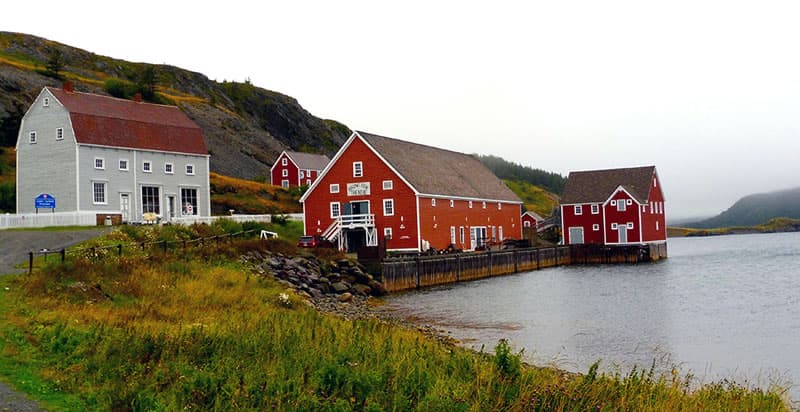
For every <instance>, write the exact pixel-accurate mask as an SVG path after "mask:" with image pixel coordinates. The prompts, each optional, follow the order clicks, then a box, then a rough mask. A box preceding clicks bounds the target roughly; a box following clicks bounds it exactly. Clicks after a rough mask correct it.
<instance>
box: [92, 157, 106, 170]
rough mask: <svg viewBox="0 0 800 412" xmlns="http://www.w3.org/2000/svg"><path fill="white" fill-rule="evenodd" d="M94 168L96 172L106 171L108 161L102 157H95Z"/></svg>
mask: <svg viewBox="0 0 800 412" xmlns="http://www.w3.org/2000/svg"><path fill="white" fill-rule="evenodd" d="M94 168H95V169H96V170H106V159H105V158H102V157H95V158H94Z"/></svg>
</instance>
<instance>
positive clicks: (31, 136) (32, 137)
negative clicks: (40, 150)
mask: <svg viewBox="0 0 800 412" xmlns="http://www.w3.org/2000/svg"><path fill="white" fill-rule="evenodd" d="M28 142H29V143H31V144H33V143H36V132H30V133H29V134H28Z"/></svg>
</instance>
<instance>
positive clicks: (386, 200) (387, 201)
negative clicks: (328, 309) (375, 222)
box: [381, 199, 394, 216]
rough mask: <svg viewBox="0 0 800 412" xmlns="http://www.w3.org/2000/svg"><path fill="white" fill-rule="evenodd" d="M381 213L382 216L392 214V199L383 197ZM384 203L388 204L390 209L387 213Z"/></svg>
mask: <svg viewBox="0 0 800 412" xmlns="http://www.w3.org/2000/svg"><path fill="white" fill-rule="evenodd" d="M381 203H382V204H383V215H384V216H394V199H383V202H381ZM386 205H389V208H390V209H391V210H390V211H389V212H388V213H387V212H386Z"/></svg>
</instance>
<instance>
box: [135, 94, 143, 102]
mask: <svg viewBox="0 0 800 412" xmlns="http://www.w3.org/2000/svg"><path fill="white" fill-rule="evenodd" d="M133 101H134V102H136V103H141V102H142V94H141V93H136V94H134V95H133Z"/></svg>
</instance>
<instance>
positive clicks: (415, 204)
mask: <svg viewBox="0 0 800 412" xmlns="http://www.w3.org/2000/svg"><path fill="white" fill-rule="evenodd" d="M300 201H301V202H302V203H303V213H304V215H305V233H306V235H322V236H324V237H326V238H328V239H330V240H332V241H338V244H339V246H340V248H342V249H346V250H356V249H358V248H359V247H361V246H377V245H378V242H379V241H381V240H383V239H385V240H386V248H387V249H389V250H396V251H409V252H410V251H421V250H427V249H428V247H429V246H430V247H433V248H436V249H444V248H446V247H447V246H448V245H450V244H453V245H455V247H456V248H458V249H465V250H473V249H475V248H476V247H479V246H482V245H483V244H485V243H486V242H488V241H497V242H499V241H501V240H503V239H504V238H520V237H521V234H522V225H521V224H520V214H521V208H522V202H521V201H520V200H519V198H518V197H517V196H516V195H515V194H514V193H513V192H512V191H511V190H510V189H509V188H508V187H507V186H506V185H505V184H504V183H503V182H502V181H501V180H500V179H498V178H497V176H495V175H494V174H493V173H492V172H491V171H490V170H489V169H487V168H486V166H484V165H483V164H482V163H481V162H480V160H478V159H477V158H476V157H474V156H470V155H466V154H463V153H458V152H453V151H449V150H444V149H438V148H435V147H430V146H425V145H421V144H416V143H411V142H407V141H403V140H397V139H392V138H388V137H383V136H378V135H374V134H370V133H365V132H354V133H353V134H352V135H351V136H350V138H349V139H348V140H347V142H345V144H344V145H343V146H342V148H341V149H339V152H338V153H337V154H336V156H334V158H333V160H332V161H331V162H330V163H329V164H328V167H326V168H325V170H324V171H323V172H322V174H321V175H320V177H319V178H318V179H317V181H316V182H314V184H312V185H311V187H310V188H309V189H308V191H307V192H306V193H305V194H304V195H303V197H302V198H301V199H300Z"/></svg>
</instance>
